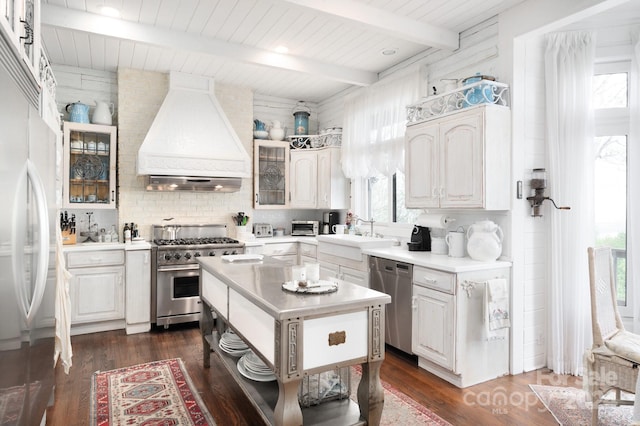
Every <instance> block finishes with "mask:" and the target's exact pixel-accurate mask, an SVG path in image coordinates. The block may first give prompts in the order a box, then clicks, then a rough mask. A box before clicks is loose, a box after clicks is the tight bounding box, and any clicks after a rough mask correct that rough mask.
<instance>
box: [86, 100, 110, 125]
mask: <svg viewBox="0 0 640 426" xmlns="http://www.w3.org/2000/svg"><path fill="white" fill-rule="evenodd" d="M112 117H113V104H108V103H106V102H98V101H96V109H95V110H94V111H93V115H92V116H91V122H92V123H93V124H105V125H107V126H111V123H112Z"/></svg>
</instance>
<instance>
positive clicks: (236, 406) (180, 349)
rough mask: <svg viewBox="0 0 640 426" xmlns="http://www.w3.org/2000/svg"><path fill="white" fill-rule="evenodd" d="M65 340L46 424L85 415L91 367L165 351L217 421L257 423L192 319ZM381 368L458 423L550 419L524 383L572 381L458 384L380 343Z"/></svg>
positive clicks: (75, 421) (55, 425) (538, 376)
mask: <svg viewBox="0 0 640 426" xmlns="http://www.w3.org/2000/svg"><path fill="white" fill-rule="evenodd" d="M71 341H72V345H73V354H74V355H73V366H72V367H71V371H70V373H69V375H65V374H64V371H63V370H62V368H61V367H60V366H58V368H57V369H56V392H55V404H54V405H53V407H50V408H49V409H48V410H47V425H52V426H62V425H64V426H72V425H86V424H87V423H88V419H89V407H90V388H91V375H92V374H93V373H94V372H95V371H98V370H102V371H106V370H111V369H114V368H120V367H127V366H130V365H135V364H140V363H143V362H148V361H152V360H159V359H167V358H182V360H183V361H184V364H185V366H186V369H187V371H188V372H189V375H190V376H191V378H192V380H193V383H194V385H195V387H196V388H197V390H198V391H199V392H200V394H201V396H202V398H203V400H204V403H205V405H206V406H207V408H208V409H209V411H210V412H211V414H212V415H213V417H214V418H215V420H216V422H217V423H218V425H220V426H225V425H261V424H263V422H262V420H261V417H260V416H259V415H258V413H257V412H256V410H255V409H254V407H253V406H252V405H251V403H250V402H249V401H248V399H247V398H246V397H245V396H244V394H243V393H242V391H241V390H240V388H239V386H238V385H237V384H236V383H235V382H234V381H233V380H232V379H231V378H230V376H229V373H228V372H227V371H226V370H225V368H224V367H223V366H221V365H220V361H219V359H218V358H217V356H216V355H213V356H212V357H211V368H209V369H204V368H203V366H202V344H201V338H200V330H199V329H198V327H197V326H196V325H194V324H189V325H174V326H172V327H171V328H170V329H169V330H168V331H164V330H161V329H158V330H153V331H152V332H150V333H142V334H135V335H130V336H127V335H126V334H125V332H124V330H119V331H110V332H104V333H94V334H87V335H81V336H74V337H72V339H71ZM381 376H382V379H383V380H384V381H386V382H388V383H390V384H391V385H393V386H394V387H396V388H397V389H398V390H400V391H401V392H403V393H405V394H407V395H409V396H410V397H411V398H413V399H414V400H415V401H417V402H418V403H420V404H422V405H424V406H425V407H427V408H429V409H431V410H432V411H434V412H435V413H436V414H438V415H439V416H440V417H442V418H443V419H445V420H447V421H448V422H450V423H451V424H453V425H461V426H462V425H474V426H476V425H556V424H557V423H556V422H555V421H554V419H553V416H552V415H551V414H550V413H549V412H548V411H547V410H546V409H545V408H544V406H543V405H542V404H541V403H540V402H539V401H538V399H537V398H536V396H535V394H534V393H533V392H532V391H531V390H530V388H529V386H528V385H529V384H536V383H537V384H547V385H548V384H555V385H558V384H566V385H569V386H578V385H579V383H578V382H577V381H576V378H574V377H570V376H557V375H552V374H549V373H548V372H546V371H543V370H539V371H534V372H530V373H526V374H520V375H517V376H507V377H504V378H500V379H498V380H493V381H491V382H487V383H482V384H479V385H476V386H472V387H469V388H466V389H459V388H457V387H455V386H453V385H451V384H449V383H447V382H445V381H444V380H441V379H439V378H438V377H436V376H434V375H432V374H429V373H427V372H426V371H424V370H422V369H420V368H419V367H418V366H417V365H416V363H415V361H414V360H413V359H411V358H409V357H407V356H404V355H401V354H399V353H397V352H396V351H394V350H392V349H389V350H388V351H387V356H386V359H385V361H384V363H383V365H382V371H381Z"/></svg>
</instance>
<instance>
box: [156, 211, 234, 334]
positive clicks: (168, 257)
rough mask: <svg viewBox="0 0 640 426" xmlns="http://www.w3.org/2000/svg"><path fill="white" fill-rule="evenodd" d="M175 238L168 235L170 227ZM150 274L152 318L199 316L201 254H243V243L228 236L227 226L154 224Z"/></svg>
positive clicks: (182, 319)
mask: <svg viewBox="0 0 640 426" xmlns="http://www.w3.org/2000/svg"><path fill="white" fill-rule="evenodd" d="M169 227H171V228H172V229H171V231H172V232H170V233H169V234H170V235H171V236H172V237H174V238H169V239H167V238H165V237H166V236H167V228H169ZM152 232H153V237H154V239H153V245H152V249H151V253H152V256H151V257H152V262H153V264H152V277H151V320H152V322H153V323H155V324H157V325H163V326H164V327H165V328H168V327H169V325H170V324H176V323H181V322H191V321H198V320H199V319H200V294H199V272H200V271H199V266H198V263H197V261H196V259H197V258H198V257H200V256H222V255H225V254H242V253H244V244H243V243H241V242H238V241H237V240H234V239H233V238H228V237H227V226H226V225H217V224H206V225H176V224H172V225H165V226H163V225H154V226H153V229H152Z"/></svg>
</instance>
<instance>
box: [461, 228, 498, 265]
mask: <svg viewBox="0 0 640 426" xmlns="http://www.w3.org/2000/svg"><path fill="white" fill-rule="evenodd" d="M502 238H503V235H502V229H500V227H499V226H498V225H497V224H495V223H494V222H492V221H490V220H481V221H479V222H476V223H474V224H473V225H471V226H470V227H469V229H468V230H467V240H468V242H467V252H468V253H469V256H470V257H471V258H472V259H474V260H482V261H485V262H491V261H494V260H496V259H498V257H500V255H501V254H502Z"/></svg>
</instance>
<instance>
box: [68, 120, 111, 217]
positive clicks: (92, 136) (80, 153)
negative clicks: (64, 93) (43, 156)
mask: <svg viewBox="0 0 640 426" xmlns="http://www.w3.org/2000/svg"><path fill="white" fill-rule="evenodd" d="M116 146H117V140H116V127H115V126H102V125H98V124H85V123H72V122H69V121H66V122H65V123H64V147H63V148H64V175H63V176H64V182H63V194H62V204H63V207H66V208H85V209H114V208H116Z"/></svg>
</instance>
